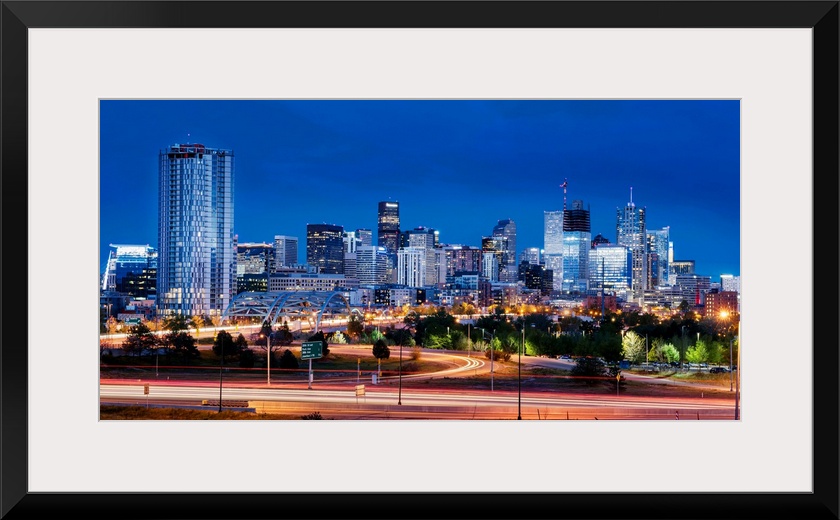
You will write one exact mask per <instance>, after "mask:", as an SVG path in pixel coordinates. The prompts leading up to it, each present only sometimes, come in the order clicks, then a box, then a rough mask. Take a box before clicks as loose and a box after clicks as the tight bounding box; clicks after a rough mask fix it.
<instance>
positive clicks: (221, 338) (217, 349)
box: [213, 330, 238, 363]
mask: <svg viewBox="0 0 840 520" xmlns="http://www.w3.org/2000/svg"><path fill="white" fill-rule="evenodd" d="M213 353H214V354H216V355H217V356H220V357H221V358H222V363H224V362H225V356H230V357H236V354H238V352H237V351H236V343H235V342H234V341H233V337H232V336H231V335H230V333H229V332H228V331H226V330H220V331H219V332H218V333H217V334H216V339H215V340H213Z"/></svg>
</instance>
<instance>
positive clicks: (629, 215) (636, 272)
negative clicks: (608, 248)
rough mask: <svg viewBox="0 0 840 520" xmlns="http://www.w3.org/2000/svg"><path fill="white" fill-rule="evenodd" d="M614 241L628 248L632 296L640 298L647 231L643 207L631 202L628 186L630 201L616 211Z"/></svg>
mask: <svg viewBox="0 0 840 520" xmlns="http://www.w3.org/2000/svg"><path fill="white" fill-rule="evenodd" d="M615 228H616V243H617V244H618V245H620V246H624V247H626V248H627V249H629V250H630V253H631V255H632V264H631V269H630V275H631V279H632V292H633V296H632V297H633V298H634V299H636V300H641V298H642V297H643V296H644V292H645V289H647V258H646V251H647V231H646V229H645V208H637V207H636V205H635V204H634V203H633V188H630V202H628V203H627V205H626V206H624V207H623V208H618V210H617V211H616V226H615Z"/></svg>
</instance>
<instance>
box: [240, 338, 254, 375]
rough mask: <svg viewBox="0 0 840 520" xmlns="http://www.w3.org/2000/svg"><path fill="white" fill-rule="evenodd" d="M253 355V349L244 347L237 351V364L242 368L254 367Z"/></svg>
mask: <svg viewBox="0 0 840 520" xmlns="http://www.w3.org/2000/svg"><path fill="white" fill-rule="evenodd" d="M240 337H241V336H240ZM237 343H238V341H237ZM254 357H255V356H254V351H253V350H251V349H249V348H245V349H244V350H242V351H240V352H239V366H240V367H242V368H254Z"/></svg>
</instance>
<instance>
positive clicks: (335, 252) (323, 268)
mask: <svg viewBox="0 0 840 520" xmlns="http://www.w3.org/2000/svg"><path fill="white" fill-rule="evenodd" d="M306 263H307V264H309V265H310V266H314V267H317V268H318V272H319V273H320V274H344V228H343V227H342V226H336V225H333V224H307V225H306Z"/></svg>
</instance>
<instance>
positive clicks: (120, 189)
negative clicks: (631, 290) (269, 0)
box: [100, 100, 740, 281]
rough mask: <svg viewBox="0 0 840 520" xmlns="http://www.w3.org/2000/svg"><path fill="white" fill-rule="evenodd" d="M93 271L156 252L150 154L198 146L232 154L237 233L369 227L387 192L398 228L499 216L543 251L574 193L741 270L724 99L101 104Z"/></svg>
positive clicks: (701, 258)
mask: <svg viewBox="0 0 840 520" xmlns="http://www.w3.org/2000/svg"><path fill="white" fill-rule="evenodd" d="M100 116H101V119H100V121H101V127H100V128H101V133H100V139H101V141H100V179H101V183H100V189H101V192H100V197H101V209H100V242H101V251H100V268H102V267H104V264H105V262H106V259H107V256H108V244H109V243H119V244H150V245H152V246H155V247H157V211H158V207H157V180H158V162H157V161H158V152H159V150H161V149H164V148H166V147H167V146H169V145H172V144H175V143H201V144H204V145H205V146H208V147H212V148H227V149H232V150H233V151H234V154H235V193H234V208H235V213H234V232H235V233H236V234H238V235H239V241H240V242H263V241H268V242H270V241H272V240H273V238H274V235H291V236H297V237H298V238H299V240H300V251H299V256H300V261H301V262H304V261H305V259H306V250H305V244H306V224H307V223H329V224H338V225H342V226H344V228H345V230H354V229H356V228H370V229H371V230H372V231H373V236H374V244H376V211H377V203H378V202H379V201H383V200H393V201H399V203H400V219H401V228H402V229H411V228H414V227H417V226H426V227H431V228H435V229H439V230H440V239H441V242H443V243H450V244H463V245H474V246H478V245H480V241H481V237H482V236H486V235H490V234H491V232H492V229H493V226H495V225H496V223H497V221H498V220H499V219H504V218H511V219H513V220H514V221H515V222H516V225H517V249H518V251H521V250H522V249H523V248H525V247H540V248H542V247H543V211H546V210H560V209H562V208H563V190H562V188H560V187H559V185H560V184H561V183H562V182H563V179H564V178H565V179H568V188H567V192H568V195H567V198H568V203H569V205H571V201H572V200H575V199H580V200H583V202H584V205H585V207H586V206H588V207H589V208H590V210H591V218H592V236H593V237H594V236H595V235H596V234H598V233H600V234H602V235H604V236H605V237H606V238H608V239H609V240H610V242H615V240H616V230H615V227H616V209H617V208H618V207H622V206H624V205H625V204H626V203H627V202H628V200H629V199H630V188H631V186H632V188H633V201H634V202H635V203H636V205H637V206H644V207H646V208H647V227H648V229H659V228H662V227H664V226H670V227H671V240H672V241H673V243H674V256H675V259H678V260H694V261H695V262H696V271H697V273H698V274H701V275H708V276H711V277H712V281H717V280H718V278H719V275H720V274H724V273H725V274H734V275H740V246H739V243H740V224H739V217H740V179H739V175H740V165H739V161H740V126H739V102H738V101H543V100H527V101H516V100H502V101H483V100H482V101H461V100H451V101H427V100H409V101H401V100H382V101H360V100H324V101H310V100H298V101H256V100H248V101H203V100H199V101H147V100H128V101H101V104H100Z"/></svg>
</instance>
